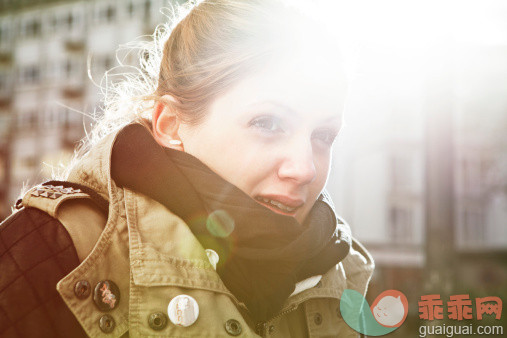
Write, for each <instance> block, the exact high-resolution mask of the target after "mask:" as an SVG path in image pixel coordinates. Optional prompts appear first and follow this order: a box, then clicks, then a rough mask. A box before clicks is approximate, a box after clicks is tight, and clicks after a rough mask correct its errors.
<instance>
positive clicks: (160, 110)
mask: <svg viewBox="0 0 507 338" xmlns="http://www.w3.org/2000/svg"><path fill="white" fill-rule="evenodd" d="M175 102H176V99H175V98H174V97H172V96H170V95H164V96H162V97H161V98H160V100H158V101H157V102H156V103H155V108H154V109H153V115H152V122H151V123H152V130H153V136H154V138H155V140H156V141H157V143H158V144H160V145H161V146H163V147H166V148H172V149H176V150H181V151H184V148H183V143H182V142H181V139H180V137H179V135H178V130H179V128H180V123H181V118H180V116H179V115H178V112H177V111H176V109H175V107H174V103H175Z"/></svg>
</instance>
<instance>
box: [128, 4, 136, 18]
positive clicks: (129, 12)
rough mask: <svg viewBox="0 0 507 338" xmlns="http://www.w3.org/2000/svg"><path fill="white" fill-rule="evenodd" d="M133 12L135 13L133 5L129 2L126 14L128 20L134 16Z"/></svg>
mask: <svg viewBox="0 0 507 338" xmlns="http://www.w3.org/2000/svg"><path fill="white" fill-rule="evenodd" d="M134 12H135V6H134V3H133V2H132V1H131V2H129V4H128V6H127V13H128V16H129V18H131V17H133V16H134Z"/></svg>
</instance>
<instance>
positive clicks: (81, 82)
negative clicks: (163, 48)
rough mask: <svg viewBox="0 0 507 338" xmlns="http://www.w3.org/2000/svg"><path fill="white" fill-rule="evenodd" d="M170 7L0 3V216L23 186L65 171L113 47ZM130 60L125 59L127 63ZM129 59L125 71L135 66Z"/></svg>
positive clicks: (141, 2)
mask: <svg viewBox="0 0 507 338" xmlns="http://www.w3.org/2000/svg"><path fill="white" fill-rule="evenodd" d="M173 2H175V1H171V0H128V1H125V0H96V1H86V0H81V1H35V0H32V1H27V0H25V1H3V2H1V3H0V202H1V210H0V215H1V216H6V215H8V214H9V213H10V206H11V205H12V203H13V202H14V201H15V200H16V198H17V196H18V195H19V194H20V192H21V190H22V188H23V184H29V185H30V184H34V183H38V182H40V181H41V180H44V179H47V178H48V177H50V176H51V173H52V170H58V168H54V166H58V163H66V162H67V161H68V160H69V158H70V157H71V156H72V154H73V149H74V147H75V145H76V142H77V141H78V140H79V139H81V138H82V137H83V136H84V128H85V127H86V128H89V126H90V123H91V122H92V120H91V119H90V118H89V117H87V115H88V116H89V115H90V113H93V111H94V109H96V107H97V106H98V101H99V95H98V93H99V89H98V88H97V86H96V85H94V84H93V82H92V81H91V80H90V79H89V78H88V74H87V70H88V67H87V63H88V61H89V64H90V74H91V76H92V78H93V79H94V81H95V82H97V83H99V82H100V81H101V77H102V76H103V75H104V72H105V71H106V70H108V69H110V68H112V67H113V66H115V65H116V60H115V51H116V50H117V48H118V46H119V45H122V44H125V43H128V42H130V41H132V40H134V39H136V38H138V37H140V36H143V35H148V34H152V33H153V30H154V28H155V27H156V25H157V24H159V23H161V22H163V20H164V19H166V18H165V17H164V16H163V15H162V14H161V13H160V8H162V7H164V6H165V7H167V6H168V4H170V3H173ZM133 56H134V55H132V57H133ZM136 61H137V60H134V59H133V58H132V59H131V60H128V59H127V60H126V62H127V63H129V62H130V63H135V62H136ZM52 166H53V167H52Z"/></svg>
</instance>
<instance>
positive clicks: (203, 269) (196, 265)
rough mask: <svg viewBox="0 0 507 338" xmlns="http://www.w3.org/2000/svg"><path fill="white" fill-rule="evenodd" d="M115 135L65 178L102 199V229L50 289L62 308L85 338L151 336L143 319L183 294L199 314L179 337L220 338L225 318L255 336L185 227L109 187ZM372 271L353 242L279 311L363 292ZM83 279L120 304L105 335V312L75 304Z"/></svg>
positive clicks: (146, 201) (142, 199)
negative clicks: (115, 290)
mask: <svg viewBox="0 0 507 338" xmlns="http://www.w3.org/2000/svg"><path fill="white" fill-rule="evenodd" d="M116 135H117V133H114V134H112V135H109V136H108V137H106V138H105V139H103V140H102V141H101V142H100V143H99V144H97V145H96V146H95V147H94V148H93V149H92V151H91V152H90V153H88V154H87V155H86V156H85V157H84V158H82V159H81V160H80V161H79V162H78V163H77V164H76V165H75V166H74V167H73V169H72V171H71V172H70V174H69V177H68V180H69V181H70V182H75V183H78V184H82V185H84V186H88V187H90V188H92V189H94V190H95V191H97V192H98V193H99V194H100V195H101V196H102V197H104V198H105V199H106V200H108V201H109V212H108V218H107V222H106V225H105V227H104V230H103V231H102V233H101V235H100V237H99V239H98V241H97V242H96V244H95V246H94V247H93V249H92V251H91V252H90V254H89V255H88V256H87V257H86V258H85V259H84V260H83V261H82V262H81V264H80V265H79V266H78V267H77V268H76V269H74V270H73V271H72V272H71V273H70V274H68V275H67V276H65V277H64V278H63V279H61V280H60V281H59V282H58V284H57V290H58V292H59V293H60V295H61V296H62V298H63V299H64V301H65V303H66V304H67V306H68V307H69V309H70V310H71V311H72V312H73V313H74V315H75V316H76V318H77V319H78V321H79V323H80V324H81V325H82V327H83V329H84V330H85V331H86V333H87V334H88V335H89V336H91V337H100V336H106V335H107V336H109V337H119V336H121V335H123V334H124V333H125V332H127V331H128V332H129V335H130V336H134V337H135V336H154V335H155V334H154V331H153V330H151V329H150V328H149V326H148V325H147V318H148V317H149V315H150V314H151V313H153V312H154V311H162V312H165V311H166V309H167V304H168V303H169V301H170V300H171V299H172V298H173V297H175V296H177V295H180V294H189V295H191V296H192V297H194V298H195V299H197V301H198V303H199V306H200V307H201V310H200V317H199V321H198V322H196V324H194V325H193V326H191V327H188V328H184V330H185V331H184V332H185V333H184V336H193V335H196V336H210V337H211V336H225V337H227V336H228V335H227V334H226V333H225V331H224V330H223V327H222V325H219V326H218V327H219V328H220V330H218V329H216V327H217V325H216V322H217V321H218V322H223V320H224V319H228V318H233V319H235V320H237V321H238V322H239V323H240V324H241V325H242V327H243V333H242V336H245V337H248V336H256V334H255V333H254V331H253V330H252V329H250V327H249V325H248V323H247V322H246V320H245V318H244V316H243V315H244V314H245V313H247V311H246V309H245V307H244V305H243V304H242V303H240V302H239V301H238V300H237V299H236V298H235V297H234V295H232V294H231V293H230V292H229V290H227V288H226V287H225V285H224V284H223V282H222V281H221V279H220V277H219V275H218V274H217V272H216V271H215V270H214V269H213V266H212V265H211V264H210V262H209V260H208V257H207V255H206V252H205V251H204V249H205V248H203V247H202V246H201V244H200V243H199V242H198V240H197V239H196V238H195V237H194V236H193V234H192V233H191V231H190V229H189V228H188V226H187V225H186V224H185V223H184V222H183V221H182V220H181V219H180V218H179V217H177V216H176V215H174V214H173V213H172V212H171V211H170V210H168V209H167V208H165V207H164V206H163V205H162V204H160V203H158V202H156V201H154V200H153V199H150V198H149V197H147V196H145V195H142V194H139V193H136V192H134V191H131V190H129V189H124V188H119V187H117V186H116V185H115V183H114V181H113V180H112V179H111V175H110V169H111V152H112V146H113V144H114V141H115V139H116ZM73 240H75V239H73ZM373 269H374V263H373V259H372V257H371V256H370V254H369V253H368V252H367V251H366V249H365V248H364V247H362V245H361V244H360V243H359V242H357V241H356V240H353V245H352V248H351V250H350V253H349V255H348V256H347V257H346V258H345V259H344V260H343V261H342V262H340V263H339V264H338V265H336V267H335V268H333V269H331V270H330V271H328V272H327V273H326V274H324V275H323V276H322V279H321V281H320V282H319V286H318V287H312V288H309V289H306V290H304V291H302V292H300V293H298V294H295V295H293V296H291V297H290V298H289V299H288V300H287V301H286V303H285V305H284V307H283V309H282V311H281V312H284V311H287V310H288V309H291V308H295V307H296V306H298V305H299V304H301V303H304V302H306V301H308V300H310V299H319V298H334V299H340V297H341V294H342V292H343V290H344V289H345V288H349V289H355V290H357V291H358V292H360V293H362V294H364V293H365V292H366V289H367V285H368V282H369V280H370V278H371V274H372V272H373ZM82 280H86V281H88V282H89V283H90V284H91V285H92V287H94V286H95V285H96V284H97V283H98V282H99V281H102V280H111V281H114V283H116V284H117V285H118V287H119V289H120V293H121V300H120V302H119V303H118V305H117V307H116V308H114V310H112V311H111V312H109V314H110V315H111V316H112V317H113V318H114V321H115V323H116V326H115V328H114V330H113V332H112V333H109V334H105V333H104V332H102V330H101V329H100V327H99V325H98V321H99V318H100V317H101V316H102V315H103V314H104V313H102V312H100V311H99V310H98V309H97V308H96V307H95V304H94V303H93V300H92V299H91V298H88V299H86V300H82V299H78V298H77V297H76V295H75V294H74V286H75V285H76V283H77V282H79V281H82ZM217 306H219V307H220V311H217V310H216V308H217ZM213 323H215V324H213ZM250 324H251V323H250ZM173 329H174V330H176V331H174V332H171V336H176V335H178V334H179V333H178V332H180V331H177V330H178V329H180V328H176V327H174V328H173ZM165 334H167V332H166V333H165Z"/></svg>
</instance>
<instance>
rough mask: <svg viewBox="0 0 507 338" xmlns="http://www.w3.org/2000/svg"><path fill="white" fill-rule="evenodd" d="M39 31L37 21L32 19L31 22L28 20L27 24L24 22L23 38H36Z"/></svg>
mask: <svg viewBox="0 0 507 338" xmlns="http://www.w3.org/2000/svg"><path fill="white" fill-rule="evenodd" d="M40 31H41V25H40V22H39V20H37V19H32V20H29V21H28V22H26V24H25V36H26V37H30V38H34V37H38V36H39V35H40Z"/></svg>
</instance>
